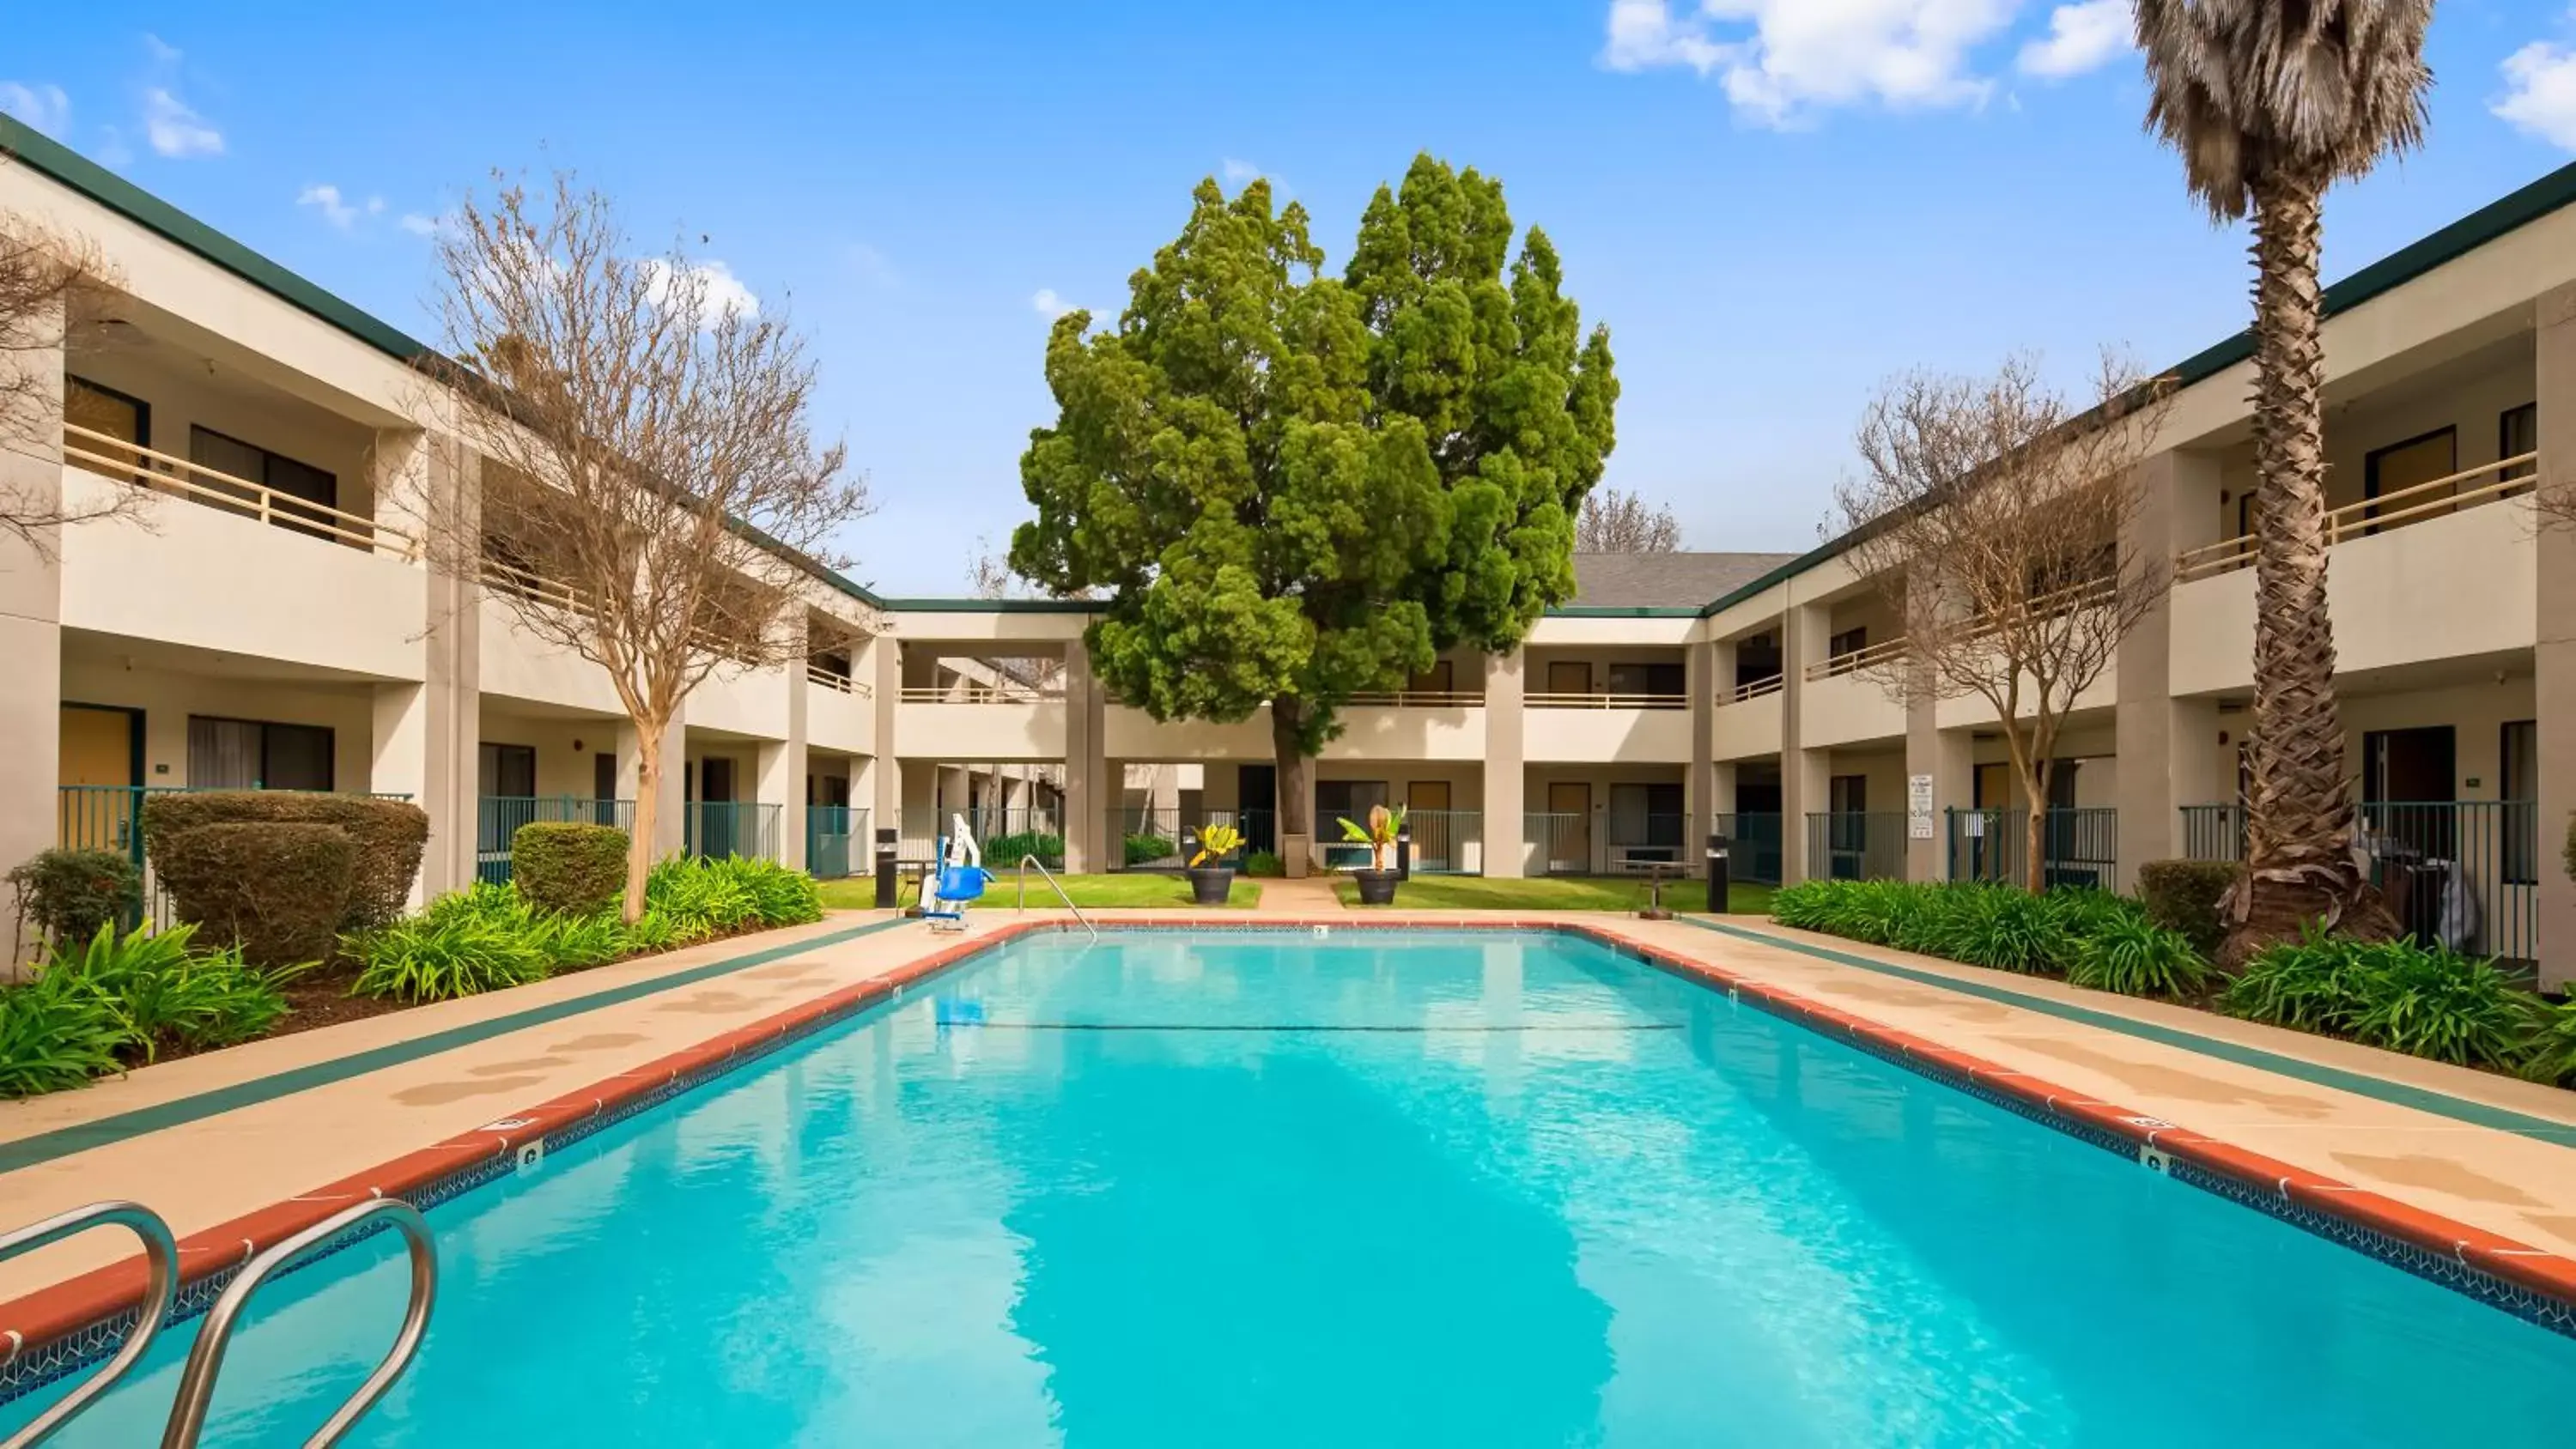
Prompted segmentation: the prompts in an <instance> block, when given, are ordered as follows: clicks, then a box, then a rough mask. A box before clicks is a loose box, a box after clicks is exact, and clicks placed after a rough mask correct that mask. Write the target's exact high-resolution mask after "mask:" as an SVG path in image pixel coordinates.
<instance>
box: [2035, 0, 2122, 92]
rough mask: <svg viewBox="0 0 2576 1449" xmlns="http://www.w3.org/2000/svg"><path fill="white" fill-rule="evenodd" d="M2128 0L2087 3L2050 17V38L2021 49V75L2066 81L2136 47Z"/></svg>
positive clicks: (2066, 7)
mask: <svg viewBox="0 0 2576 1449" xmlns="http://www.w3.org/2000/svg"><path fill="white" fill-rule="evenodd" d="M2129 16H2130V10H2129V0H2084V3H2082V4H2077V5H2060V6H2058V7H2057V8H2056V9H2055V10H2052V11H2050V12H2049V14H2048V35H2047V37H2046V38H2045V39H2040V40H2034V41H2032V42H2030V43H2029V44H2028V45H2025V46H2023V47H2022V48H2021V59H2020V61H2019V62H2018V64H2019V65H2020V68H2021V73H2022V74H2024V75H2035V76H2039V77H2042V78H2044V79H2047V80H2064V79H2066V78H2067V77H2069V76H2078V75H2082V74H2084V73H2085V72H2086V71H2089V70H2096V69H2099V68H2100V67H2101V66H2103V65H2105V64H2107V63H2108V62H2109V61H2110V60H2111V59H2112V58H2113V57H2115V56H2119V55H2123V54H2126V53H2127V52H2129V51H2131V50H2134V49H2136V48H2137V40H2136V36H2137V32H2136V30H2135V29H2134V28H2133V27H2132V26H2131V24H2130V20H2129Z"/></svg>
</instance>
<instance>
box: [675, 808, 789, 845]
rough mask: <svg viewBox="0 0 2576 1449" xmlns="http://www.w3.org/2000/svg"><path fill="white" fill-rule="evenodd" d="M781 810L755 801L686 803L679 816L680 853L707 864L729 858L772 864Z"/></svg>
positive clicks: (783, 810)
mask: <svg viewBox="0 0 2576 1449" xmlns="http://www.w3.org/2000/svg"><path fill="white" fill-rule="evenodd" d="M785 809H786V807H784V806H782V805H776V804H769V803H764V802H762V801H758V800H691V801H688V802H687V803H686V804H684V805H683V806H682V807H681V812H680V819H681V827H680V849H681V850H682V851H683V852H685V853H687V854H689V855H694V856H701V857H704V858H706V859H710V860H720V859H723V858H724V857H726V856H729V855H740V856H747V857H750V858H753V859H757V860H776V859H777V858H778V846H779V839H778V836H779V823H780V821H781V820H782V819H783V818H784V814H785Z"/></svg>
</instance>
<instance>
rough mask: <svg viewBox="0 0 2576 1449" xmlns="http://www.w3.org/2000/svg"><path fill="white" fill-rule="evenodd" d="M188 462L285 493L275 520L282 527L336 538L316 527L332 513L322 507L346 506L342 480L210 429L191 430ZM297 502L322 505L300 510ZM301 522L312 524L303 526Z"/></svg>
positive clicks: (207, 482)
mask: <svg viewBox="0 0 2576 1449" xmlns="http://www.w3.org/2000/svg"><path fill="white" fill-rule="evenodd" d="M188 461H189V462H192V463H194V464H196V465H197V466H198V467H200V468H211V469H213V470H215V471H216V472H218V473H225V474H230V475H231V476H233V477H235V478H239V479H241V480H242V481H243V482H245V483H257V484H259V485H260V486H262V487H264V488H267V489H268V490H269V491H270V492H272V493H275V494H280V495H283V497H282V498H281V499H280V500H279V507H278V509H277V512H276V513H275V514H274V515H272V516H271V518H270V521H271V522H273V523H275V524H276V525H277V526H278V527H280V528H291V529H294V530H295V531H297V532H298V533H309V534H312V535H313V536H314V537H316V538H328V537H331V534H330V532H329V531H328V530H327V529H324V528H320V527H316V526H314V525H315V524H320V523H322V522H324V521H326V520H327V518H328V515H327V514H325V513H323V512H322V511H321V510H322V509H325V508H337V507H339V506H340V480H339V478H338V477H336V476H335V475H333V474H330V473H326V472H324V471H322V470H321V469H319V468H316V467H314V466H312V465H311V464H309V463H299V462H297V461H295V460H294V459H293V458H289V457H285V456H283V455H281V454H277V453H272V452H270V451H268V450H267V449H266V448H261V447H256V446H253V445H252V444H249V443H245V442H243V441H242V440H241V439H239V438H235V437H228V436H226V435H225V434H222V433H219V432H216V431H215V430H214V429H212V428H204V427H191V428H190V429H188ZM197 481H198V482H200V483H202V484H204V485H205V486H207V487H210V488H216V489H219V490H220V489H221V486H222V485H220V484H217V483H214V482H213V481H212V480H210V479H204V478H200V479H199V480H197ZM244 496H245V497H247V496H248V495H244ZM297 500H300V501H302V502H304V503H310V504H316V505H319V506H318V507H315V508H310V509H305V508H298V507H297V506H296V503H297ZM299 518H301V519H309V520H311V522H310V523H307V522H302V521H299Z"/></svg>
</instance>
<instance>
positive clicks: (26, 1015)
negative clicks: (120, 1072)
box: [0, 973, 124, 1097]
mask: <svg viewBox="0 0 2576 1449" xmlns="http://www.w3.org/2000/svg"><path fill="white" fill-rule="evenodd" d="M123 1039H124V1034H123V1031H122V1029H121V1028H120V1027H119V1026H118V1024H117V1020H116V1017H115V1015H114V1013H112V1012H110V1011H109V1010H108V1008H107V1004H106V1003H105V1002H103V1001H101V1000H100V999H99V997H98V995H97V993H95V992H92V991H88V990H85V989H83V988H82V986H81V985H80V983H79V982H78V981H76V980H75V979H73V978H71V977H68V976H55V975H52V974H50V973H48V974H45V975H41V976H38V977H37V978H36V979H35V980H33V981H30V982H28V983H26V984H24V985H20V986H0V1097H33V1096H36V1095H38V1094H40V1093H44V1092H59V1091H62V1090H63V1089H65V1088H67V1087H77V1086H81V1085H83V1084H84V1083H86V1082H88V1081H89V1079H90V1078H92V1077H95V1076H99V1075H101V1074H103V1073H107V1072H112V1071H115V1070H116V1069H117V1061H116V1049H117V1046H118V1044H119V1043H120V1042H122V1041H123Z"/></svg>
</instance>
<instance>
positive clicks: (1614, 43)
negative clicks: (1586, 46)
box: [1601, 0, 2019, 126]
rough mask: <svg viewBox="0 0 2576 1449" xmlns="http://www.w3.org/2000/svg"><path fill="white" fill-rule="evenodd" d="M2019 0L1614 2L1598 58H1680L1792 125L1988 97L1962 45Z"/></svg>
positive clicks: (1765, 115) (1650, 64) (1765, 114)
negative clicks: (1866, 108)
mask: <svg viewBox="0 0 2576 1449" xmlns="http://www.w3.org/2000/svg"><path fill="white" fill-rule="evenodd" d="M2018 4H2019V0H1700V4H1699V5H1698V7H1697V8H1696V9H1695V10H1685V11H1684V12H1683V13H1681V14H1679V15H1676V14H1675V13H1674V10H1673V6H1672V4H1671V3H1669V0H1611V3H1610V23H1609V40H1608V43H1607V44H1606V45H1605V46H1604V47H1603V49H1602V52H1601V63H1602V64H1603V65H1606V66H1608V67H1609V68H1610V69H1612V70H1625V71H1634V70H1648V69H1653V68H1657V67H1663V66H1687V67H1688V68H1690V69H1691V70H1694V71H1697V72H1698V73H1700V74H1701V75H1704V76H1705V75H1715V76H1717V77H1718V78H1719V81H1720V82H1721V83H1722V84H1723V85H1724V86H1725V87H1726V95H1727V99H1728V100H1729V101H1731V102H1733V103H1734V105H1735V108H1736V109H1737V110H1738V111H1740V112H1742V113H1744V114H1745V115H1746V116H1748V117H1750V118H1751V119H1752V120H1754V121H1756V122H1758V123H1760V124H1763V125H1770V126H1793V125H1797V124H1800V123H1802V122H1804V121H1806V120H1807V119H1808V118H1809V117H1810V116H1811V115H1812V113H1813V112H1815V111H1819V110H1824V109H1828V108H1831V107H1834V106H1841V105H1854V104H1860V103H1864V102H1876V103H1878V104H1881V105H1884V106H1888V107H1890V108H1893V109H1900V110H1901V109H1912V108H1923V107H1937V106H1973V105H1982V104H1984V102H1985V100H1986V98H1987V97H1988V96H1990V95H1991V94H1993V90H1994V85H1993V82H1992V81H1990V80H1987V79H1985V78H1984V77H1981V76H1978V75H1976V74H1974V73H1973V72H1972V71H1971V70H1970V68H1969V52H1970V51H1971V50H1972V49H1974V48H1975V47H1976V46H1977V45H1978V44H1980V43H1981V42H1983V41H1986V40H1988V39H1991V38H1992V37H1994V36H1995V35H1996V34H1998V33H2000V32H2001V31H2002V30H2003V29H2004V28H2005V27H2006V26H2008V25H2010V24H2011V22H2012V17H2013V11H2014V10H2015V9H2016V8H2017V6H2018Z"/></svg>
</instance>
